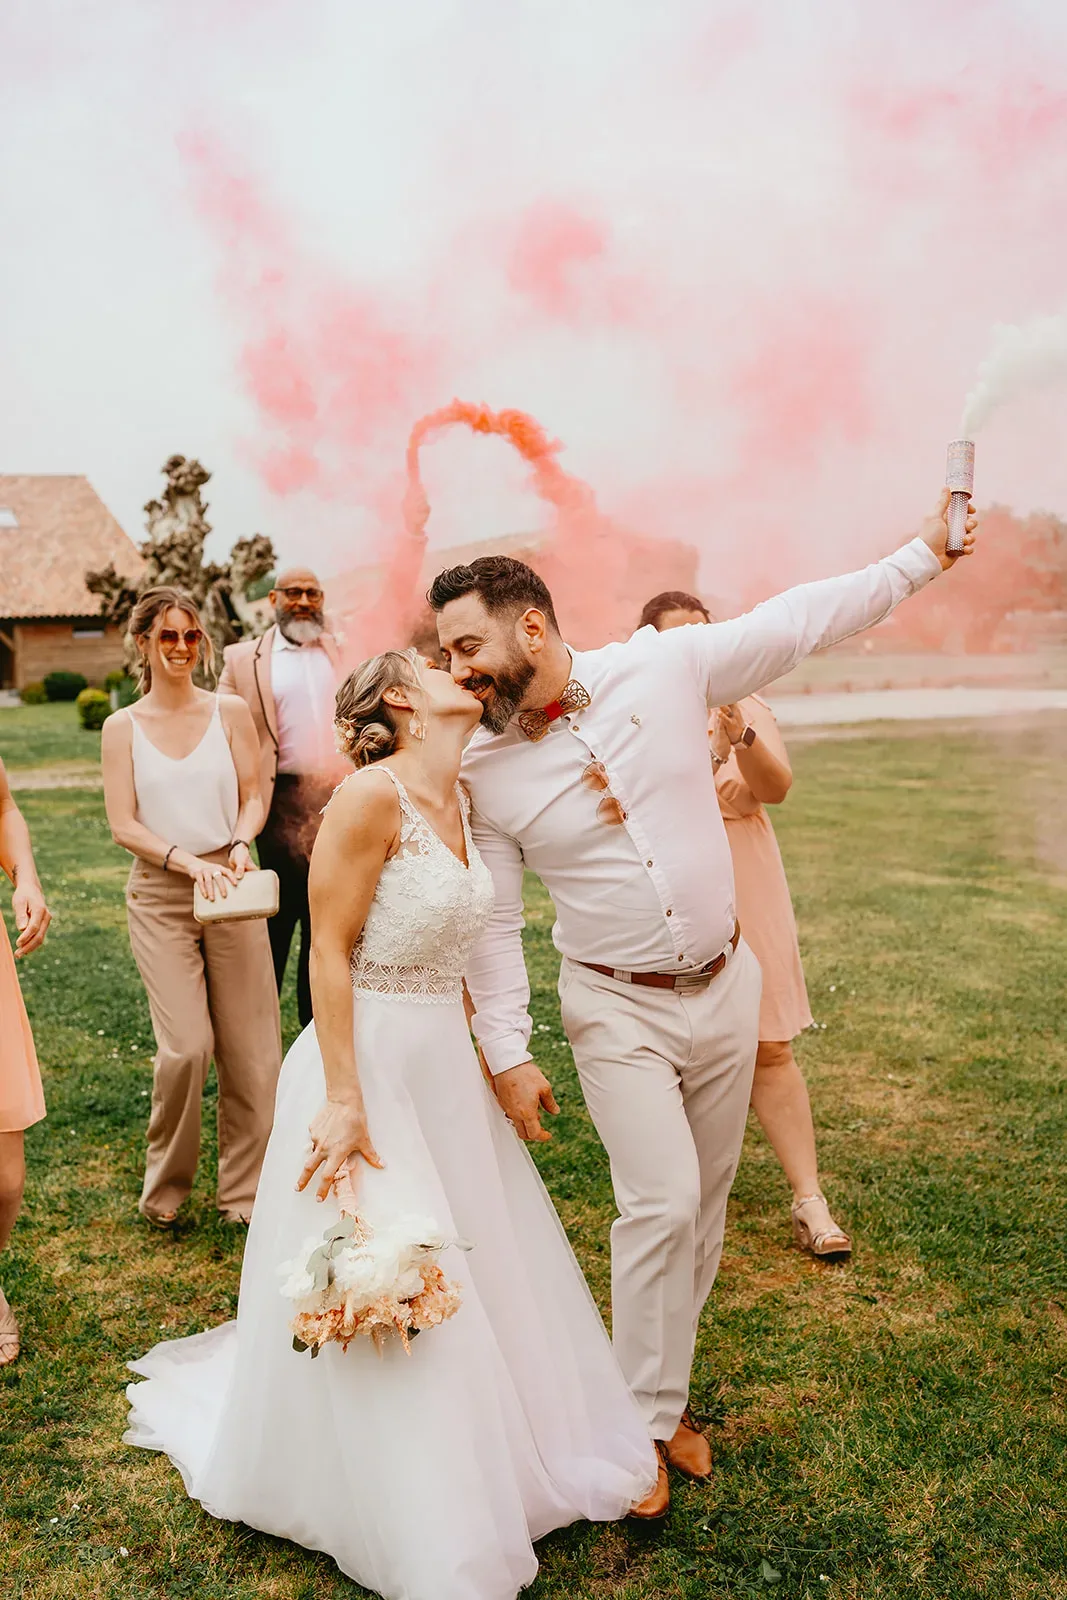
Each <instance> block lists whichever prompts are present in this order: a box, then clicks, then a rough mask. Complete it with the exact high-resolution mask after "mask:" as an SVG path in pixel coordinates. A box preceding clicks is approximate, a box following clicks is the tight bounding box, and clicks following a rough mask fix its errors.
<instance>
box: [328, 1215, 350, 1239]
mask: <svg viewBox="0 0 1067 1600" xmlns="http://www.w3.org/2000/svg"><path fill="white" fill-rule="evenodd" d="M355 1231H356V1223H355V1219H354V1218H353V1217H341V1218H340V1219H339V1220H338V1221H337V1222H331V1224H330V1226H329V1227H328V1228H327V1229H326V1230H325V1231H324V1233H323V1235H322V1237H323V1239H324V1240H325V1241H326V1243H327V1244H330V1243H332V1242H333V1240H334V1239H351V1237H352V1235H353V1234H354V1233H355Z"/></svg>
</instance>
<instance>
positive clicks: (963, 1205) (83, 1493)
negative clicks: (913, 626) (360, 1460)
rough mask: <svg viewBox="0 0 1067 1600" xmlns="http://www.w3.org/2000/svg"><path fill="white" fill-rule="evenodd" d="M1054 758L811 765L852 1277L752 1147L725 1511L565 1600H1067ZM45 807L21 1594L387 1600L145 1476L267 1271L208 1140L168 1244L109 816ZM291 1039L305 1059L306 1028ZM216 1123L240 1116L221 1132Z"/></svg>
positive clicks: (704, 1493) (816, 1055)
mask: <svg viewBox="0 0 1067 1600" xmlns="http://www.w3.org/2000/svg"><path fill="white" fill-rule="evenodd" d="M58 713H63V715H62V716H61V715H59V714H58ZM64 718H67V719H68V721H69V725H68V721H65V720H64ZM1035 727H1036V729H1037V731H1036V732H1035V731H1034V730H1033V729H1031V731H1029V732H1028V733H1027V734H1026V735H1025V736H1019V737H1018V738H1017V739H1016V740H1015V742H1013V743H1012V742H1005V740H1004V739H1003V738H1001V737H995V736H993V735H992V734H983V733H981V732H970V733H968V732H966V731H960V730H956V731H951V732H949V731H946V730H945V729H944V728H937V729H935V730H933V732H932V733H928V732H927V730H923V729H909V730H906V732H905V733H903V734H901V735H899V736H897V735H893V734H891V733H889V734H885V733H879V734H878V735H877V736H871V737H863V738H850V739H847V740H840V741H828V742H826V743H821V744H807V745H804V746H802V747H799V748H798V749H797V751H796V754H795V767H796V775H797V782H796V786H795V789H794V792H793V795H792V796H791V798H790V800H789V802H788V804H787V805H786V807H785V808H784V809H783V811H782V813H781V816H780V821H779V836H780V838H781V841H782V847H783V851H784V854H785V857H786V862H787V866H788V868H789V872H790V878H791V882H792V885H793V889H794V895H795V899H796V904H797V911H798V917H799V922H800V928H801V937H802V943H803V948H804V955H805V961H806V966H807V972H808V978H809V984H810V988H811V994H812V1002H813V1010H814V1012H815V1015H816V1017H817V1019H818V1021H819V1024H820V1027H819V1029H818V1031H817V1032H814V1033H809V1034H807V1035H805V1037H804V1038H803V1039H802V1040H801V1041H800V1047H799V1049H800V1055H801V1058H802V1061H803V1065H804V1068H805V1071H806V1073H807V1074H808V1078H809V1082H810V1084H811V1088H812V1095H813V1100H814V1104H815V1111H816V1121H817V1124H818V1126H819V1129H820V1144H821V1154H822V1160H823V1167H824V1179H825V1184H826V1187H827V1190H828V1193H829V1195H830V1197H831V1200H832V1202H833V1204H834V1207H835V1210H836V1211H837V1212H838V1215H839V1216H840V1217H841V1218H842V1220H844V1221H845V1222H846V1223H847V1224H848V1225H849V1226H850V1227H851V1229H852V1230H853V1232H854V1234H855V1237H856V1240H857V1253H856V1258H855V1264H854V1265H853V1266H850V1267H834V1266H830V1267H826V1266H820V1265H817V1264H815V1263H814V1262H812V1261H811V1260H809V1259H808V1258H806V1257H804V1256H802V1255H800V1254H799V1253H798V1252H797V1251H795V1250H794V1249H792V1248H791V1247H790V1243H789V1230H788V1214H787V1209H786V1194H785V1189H784V1185H783V1182H782V1179H781V1177H780V1174H779V1172H778V1170H777V1167H776V1165H775V1162H774V1160H773V1157H772V1156H771V1155H770V1153H769V1151H768V1149H767V1147H766V1145H765V1143H764V1142H763V1140H762V1138H761V1137H760V1135H759V1133H758V1130H755V1129H753V1130H751V1131H750V1135H749V1141H748V1145H747V1148H746V1151H745V1156H744V1159H743V1162H742V1165H741V1171H740V1174H739V1177H738V1180H737V1183H736V1186H735V1189H734V1195H733V1199H732V1202H731V1212H730V1221H729V1227H728V1232H727V1240H726V1251H725V1256H724V1260H723V1266H722V1271H721V1274H720V1277H719V1282H718V1285H717V1287H716V1290H715V1292H714V1294H713V1296H712V1300H711V1302H710V1304H709V1307H708V1310H707V1312H706V1314H705V1318H704V1324H703V1329H702V1333H701V1339H700V1344H699V1350H698V1357H697V1366H696V1374H695V1391H694V1392H695V1396H696V1398H697V1402H698V1406H699V1408H700V1409H701V1410H702V1411H703V1413H704V1415H705V1416H706V1417H707V1418H708V1420H709V1422H710V1424H711V1436H712V1439H713V1445H714V1450H715V1455H716V1461H717V1474H716V1478H715V1482H714V1485H713V1486H712V1487H711V1488H710V1489H707V1490H701V1489H698V1488H695V1487H692V1486H687V1485H684V1484H678V1485H677V1487H676V1492H675V1505H674V1509H673V1511H672V1514H671V1518H670V1522H669V1525H668V1527H667V1529H666V1531H665V1532H664V1533H663V1534H662V1535H661V1536H659V1537H655V1538H649V1537H647V1536H646V1537H641V1536H639V1535H638V1534H636V1533H634V1532H632V1531H631V1530H630V1529H629V1528H628V1527H626V1526H618V1527H616V1526H611V1527H596V1528H592V1527H582V1528H579V1529H577V1530H571V1531H566V1532H563V1533H560V1534H557V1535H554V1536H553V1537H551V1538H550V1539H548V1540H546V1541H545V1542H544V1544H543V1545H542V1547H541V1557H542V1570H541V1576H540V1578H539V1579H538V1581H537V1584H536V1585H535V1586H534V1588H533V1589H532V1590H531V1591H529V1592H530V1594H531V1596H532V1597H533V1600H550V1597H551V1600H575V1597H581V1600H592V1597H607V1596H618V1597H620V1600H652V1597H657V1600H658V1597H663V1596H666V1597H672V1600H673V1597H677V1600H682V1597H685V1600H705V1597H707V1596H720V1595H721V1596H726V1595H730V1596H733V1595H755V1594H760V1593H764V1592H766V1591H767V1590H769V1589H773V1590H774V1592H775V1593H776V1594H779V1595H782V1596H790V1597H797V1600H801V1597H808V1596H811V1597H816V1596H818V1597H822V1596H827V1597H833V1600H844V1597H850V1600H851V1597H855V1600H880V1597H887V1600H888V1597H893V1600H927V1597H931V1600H932V1597H942V1596H944V1597H946V1600H947V1597H949V1596H951V1597H952V1600H970V1597H978V1596H981V1597H983V1600H984V1597H989V1600H994V1597H996V1600H1002V1597H1005V1596H1007V1597H1011V1600H1015V1597H1026V1596H1034V1597H1038V1596H1041V1597H1047V1596H1067V1497H1065V1493H1064V1482H1065V1471H1064V1461H1065V1458H1067V1425H1065V1423H1067V1417H1065V1401H1064V1372H1065V1368H1067V1269H1065V1240H1067V1185H1065V1182H1064V1177H1063V1166H1064V1160H1063V1153H1064V1136H1065V1132H1067V1093H1065V1082H1067V1072H1065V1068H1067V1044H1065V1040H1064V1033H1063V991H1064V970H1065V955H1067V919H1065V910H1067V905H1065V893H1067V878H1065V876H1064V872H1063V866H1062V863H1061V861H1060V859H1059V856H1058V853H1057V852H1058V851H1059V850H1060V849H1061V848H1062V846H1061V844H1060V842H1059V834H1058V827H1057V825H1056V824H1057V821H1058V818H1059V817H1061V816H1062V795H1063V781H1064V778H1065V776H1067V755H1065V754H1064V748H1065V745H1064V740H1063V733H1062V726H1061V725H1060V724H1058V723H1056V722H1054V721H1052V720H1047V721H1043V722H1041V723H1039V724H1036V725H1035ZM90 744H93V745H94V748H95V736H91V735H88V734H84V735H83V734H81V732H80V730H78V729H77V728H76V726H74V713H73V708H72V707H68V708H62V707H60V708H56V707H47V708H42V710H41V711H36V710H34V711H27V712H21V711H0V755H2V756H3V757H4V759H5V760H6V761H9V762H11V763H12V765H15V764H16V763H17V762H18V760H19V751H20V750H21V753H22V764H23V765H24V766H27V767H30V768H34V767H39V766H42V765H44V764H45V763H46V761H53V760H58V761H66V760H71V759H74V758H78V759H82V760H84V759H85V755H84V752H85V751H86V749H87V747H88V746H89V745H90ZM20 803H21V804H22V806H23V809H24V811H25V814H26V816H27V818H28V820H29V823H30V826H31V828H32V830H33V835H34V839H35V842H36V847H37V852H38V859H39V862H40V865H41V869H42V873H43V876H44V878H45V882H46V884H47V887H48V891H49V895H50V898H51V901H52V905H53V909H54V912H55V919H56V920H55V923H54V926H53V932H52V933H51V934H50V936H49V940H48V944H47V946H46V947H45V949H44V951H43V952H42V953H41V954H40V955H39V956H38V957H37V958H35V959H34V960H33V961H32V963H31V962H27V963H26V964H25V966H24V967H23V969H22V970H23V977H24V985H25V994H26V1000H27V1004H28V1006H29V1009H30V1013H31V1016H32V1019H33V1022H34V1026H35V1030H36V1035H37V1039H38V1044H39V1047H40V1051H41V1056H42V1060H43V1062H44V1064H45V1068H46V1072H47V1085H46V1087H47V1094H48V1102H49V1115H48V1119H47V1120H46V1121H45V1122H44V1123H43V1124H41V1125H40V1126H39V1127H37V1128H35V1129H33V1130H31V1132H30V1133H29V1135H28V1136H27V1146H28V1154H29V1164H30V1181H29V1188H28V1193H27V1203H26V1209H25V1211H24V1214H23V1217H22V1219H21V1221H20V1223H19V1226H18V1228H17V1230H16V1233H15V1238H14V1241H13V1245H12V1248H11V1251H10V1253H9V1255H8V1256H7V1258H6V1259H5V1260H4V1261H3V1263H2V1267H0V1271H2V1275H3V1281H4V1283H5V1285H6V1287H7V1289H8V1291H9V1293H10V1295H11V1298H12V1300H13V1302H14V1303H15V1304H16V1305H17V1306H18V1308H19V1311H20V1313H21V1315H22V1319H23V1327H24V1337H25V1353H24V1355H23V1356H22V1358H21V1360H20V1361H19V1362H18V1364H17V1365H16V1366H15V1367H14V1368H13V1369H12V1370H10V1371H8V1372H6V1373H4V1374H2V1375H0V1568H2V1569H3V1570H4V1571H5V1573H6V1575H7V1583H6V1585H4V1586H3V1593H4V1594H5V1595H12V1596H18V1597H25V1600H29V1597H30V1596H32V1597H33V1600H68V1597H90V1596H91V1597H105V1596H106V1597H108V1600H111V1597H115V1600H118V1597H130V1600H144V1597H149V1596H152V1597H155V1596H159V1597H166V1600H178V1597H184V1596H188V1597H195V1600H223V1597H234V1600H252V1597H257V1600H258V1597H261V1596H271V1597H278V1600H340V1597H342V1596H348V1597H351V1596H356V1595H358V1594H360V1593H362V1591H360V1590H358V1589H357V1588H356V1587H355V1585H353V1584H351V1583H350V1582H348V1581H347V1580H346V1579H343V1578H341V1577H340V1576H339V1575H338V1573H337V1571H336V1569H335V1568H334V1567H333V1565H332V1563H331V1562H330V1561H329V1560H328V1559H326V1558H325V1557H321V1556H313V1555H308V1554H306V1553H304V1552H302V1551H300V1550H298V1549H295V1548H294V1547H292V1546H289V1545H287V1544H284V1543H282V1542H280V1541H277V1540H272V1539H269V1538H265V1537H263V1536H261V1535H258V1534H254V1533H251V1532H249V1531H248V1530H245V1529H242V1528H239V1527H234V1526H230V1525H226V1524H220V1523H218V1522H215V1521H213V1520H212V1519H211V1518H209V1517H208V1516H206V1515H205V1514H204V1513H203V1512H201V1511H200V1510H199V1508H198V1507H197V1506H196V1505H194V1504H192V1503H190V1502H189V1501H187V1500H186V1499H185V1497H184V1494H183V1491H182V1487H181V1482H180V1479H179V1477H178V1475H177V1473H176V1472H175V1471H174V1470H173V1469H172V1468H171V1467H170V1466H169V1464H168V1463H167V1462H166V1461H164V1460H162V1459H160V1458H158V1457H155V1456H150V1455H148V1454H146V1453H144V1452H141V1451H135V1450H131V1449H128V1448H127V1447H126V1446H124V1445H123V1444H122V1443H121V1435H122V1430H123V1426H124V1412H125V1403H124V1396H123V1387H124V1384H125V1381H126V1377H127V1374H126V1373H125V1370H124V1363H125V1362H126V1361H127V1360H128V1359H130V1358H131V1357H132V1356H135V1355H139V1354H141V1353H143V1352H144V1351H145V1350H146V1349H148V1348H149V1347H150V1346H151V1345H152V1344H154V1343H155V1342H156V1341H157V1340H158V1339H159V1338H160V1337H166V1336H167V1335H170V1336H178V1335H182V1334H187V1333H192V1332H195V1331H196V1330H198V1329H200V1328H202V1327H204V1326H206V1325H209V1324H213V1323H216V1322H220V1321H222V1320H224V1319H225V1318H227V1317H229V1316H231V1315H232V1314H233V1311H234V1309H235V1305H236V1297H237V1285H238V1271H239V1265H240V1252H241V1238H240V1236H239V1235H237V1234H235V1233H233V1232H230V1231H227V1230H226V1229H224V1228H223V1227H222V1226H221V1225H220V1224H219V1223H218V1222H217V1221H216V1219H215V1216H214V1208H213V1197H212V1181H211V1179H212V1152H211V1148H210V1138H207V1139H206V1140H205V1158H204V1163H203V1172H202V1174H201V1178H200V1181H199V1183H198V1186H197V1189H196V1192H195V1194H194V1198H193V1202H192V1204H191V1206H190V1207H189V1208H188V1215H187V1216H186V1217H184V1218H183V1221H182V1223H181V1225H180V1227H179V1228H178V1229H177V1230H176V1232H175V1235H174V1237H172V1238H171V1237H167V1236H165V1235H160V1234H157V1233H154V1232H152V1231H151V1230H150V1229H149V1228H148V1227H147V1226H146V1225H145V1224H144V1223H143V1222H142V1221H141V1220H140V1219H139V1218H138V1217H137V1215H136V1200H137V1194H138V1187H139V1178H140V1167H141V1157H142V1147H143V1135H144V1125H145V1121H146V1115H147V1106H148V1090H149V1084H150V1079H151V1067H150V1056H151V1051H152V1042H151V1032H150V1028H149V1022H148V1012H147V1007H146V1005H145V1001H144V996H143V994H142V992H141V989H140V986H139V983H138V979H137V975H136V972H135V969H134V967H133V962H132V960H131V957H130V954H129V948H128V945H127V941H126V933H125V927H124V915H123V899H122V885H123V880H124V876H125V873H126V870H127V864H126V860H125V858H124V857H123V856H122V854H121V852H119V851H118V850H116V849H115V848H114V846H113V845H112V844H111V842H110V839H109V836H108V832H107V826H106V822H105V820H104V815H103V806H102V801H101V796H100V794H99V792H98V791H91V790H78V789H58V790H53V791H50V792H45V791H33V790H31V791H28V792H25V793H23V794H21V795H20ZM1050 808H1051V809H1050ZM1050 816H1051V818H1052V822H1051V823H1050V822H1049V820H1048V818H1049V817H1050ZM5 906H6V902H5ZM529 913H530V918H529V929H528V935H527V939H528V954H529V958H530V963H531V970H532V973H533V977H534V983H535V999H534V1011H535V1020H536V1023H537V1025H538V1032H537V1033H536V1034H535V1039H536V1041H537V1044H538V1049H539V1055H540V1058H541V1060H542V1062H543V1064H544V1065H545V1067H546V1069H547V1070H548V1071H549V1073H550V1075H551V1076H552V1078H553V1080H554V1082H555V1084H556V1086H557V1090H558V1092H559V1097H560V1100H561V1102H562V1104H563V1113H562V1115H561V1116H560V1118H559V1120H558V1122H557V1124H556V1125H555V1128H556V1137H555V1140H554V1142H553V1143H552V1144H551V1145H550V1146H547V1147H545V1148H544V1149H543V1150H540V1151H538V1161H539V1165H540V1166H541V1170H542V1172H543V1173H544V1176H545V1178H546V1181H547V1182H548V1184H549V1187H550V1188H551V1190H552V1193H553V1195H554V1197H555V1199H556V1202H557V1204H558V1205H559V1208H560V1211H561V1213H562V1215H563V1218H564V1221H565V1223H566V1225H567V1227H568V1230H569V1232H570V1235H571V1238H572V1240H573V1242H574V1245H575V1248H576V1250H577V1252H578V1254H579V1257H580V1259H581V1262H582V1265H583V1267H584V1268H585V1270H586V1272H587V1274H588V1276H589V1279H590V1283H591V1285H592V1288H593V1292H594V1294H595V1295H596V1296H597V1298H598V1300H599V1301H600V1303H601V1305H605V1302H606V1293H607V1263H608V1255H607V1232H608V1226H609V1223H610V1220H611V1217H612V1214H613V1213H612V1203H611V1193H610V1188H609V1184H608V1177H607V1171H606V1163H605V1160H604V1158H603V1155H602V1152H601V1150H600V1148H599V1146H598V1145H597V1142H596V1139H595V1137H594V1135H593V1133H592V1131H591V1129H590V1126H589V1123H588V1119H587V1118H586V1115H585V1112H584V1109H583V1106H582V1103H581V1098H580V1095H579V1092H578V1089H577V1085H576V1082H575V1078H574V1074H573V1070H572V1066H571V1062H570V1058H569V1054H568V1052H567V1049H566V1046H565V1044H564V1042H563V1040H562V1037H561V1031H560V1024H559V1015H558V1011H557V1008H556V1002H555V997H554V980H555V966H556V962H555V958H554V956H553V952H552V948H551V943H550V938H549V930H550V926H551V917H550V908H549V906H548V904H547V902H546V900H545V897H544V895H543V894H542V892H541V891H540V889H539V888H538V887H537V886H535V885H531V888H530V895H529ZM284 1021H285V1028H286V1036H287V1040H288V1039H291V1038H292V1037H293V1035H294V1032H295V1029H296V1018H295V1011H294V1007H293V1001H292V995H291V993H289V994H287V996H286V1002H285V1007H284ZM212 1110H213V1107H212V1092H209V1096H208V1100H207V1103H206V1105H205V1122H206V1124H207V1125H208V1126H210V1124H211V1121H212ZM294 1359H295V1358H294ZM124 1550H125V1551H126V1552H128V1553H127V1554H123V1553H122V1552H123V1551H124ZM774 1573H777V1574H779V1577H778V1578H777V1579H776V1580H774V1581H772V1578H771V1575H772V1574H774Z"/></svg>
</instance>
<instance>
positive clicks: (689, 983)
mask: <svg viewBox="0 0 1067 1600" xmlns="http://www.w3.org/2000/svg"><path fill="white" fill-rule="evenodd" d="M715 959H716V960H718V957H717V956H716V958H715ZM714 965H715V962H714V961H709V962H708V964H707V965H706V966H703V967H698V968H697V970H696V971H695V972H677V973H675V975H674V987H675V988H676V989H702V988H703V987H704V986H705V985H706V984H709V983H710V982H711V980H712V978H713V977H714V976H715V974H714V972H712V970H711V969H712V967H713V966H714Z"/></svg>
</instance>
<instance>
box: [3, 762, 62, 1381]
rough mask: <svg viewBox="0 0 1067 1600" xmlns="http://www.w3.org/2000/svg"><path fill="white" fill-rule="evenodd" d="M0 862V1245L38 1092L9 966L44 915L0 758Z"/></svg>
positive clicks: (11, 1349)
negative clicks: (5, 890) (4, 901)
mask: <svg viewBox="0 0 1067 1600" xmlns="http://www.w3.org/2000/svg"><path fill="white" fill-rule="evenodd" d="M0 867H2V868H3V869H4V871H5V872H6V873H7V875H8V877H9V878H10V879H11V882H12V883H13V884H14V886H15V892H14V894H13V895H12V899H11V904H12V907H13V909H14V912H15V926H16V928H17V929H18V941H17V943H16V945H15V951H14V955H12V951H11V941H10V940H9V938H8V936H7V928H6V926H5V924H4V921H3V918H2V917H0V1250H3V1249H4V1247H5V1245H6V1244H7V1241H8V1240H9V1239H10V1237H11V1230H12V1228H14V1226H15V1218H16V1217H17V1216H18V1214H19V1206H20V1205H21V1204H22V1188H23V1184H24V1183H25V1181H26V1162H25V1158H24V1155H23V1147H22V1135H23V1132H24V1131H25V1129H26V1128H29V1127H32V1125H33V1124H34V1123H35V1122H40V1120H41V1118H42V1117H43V1116H44V1094H43V1092H42V1090H41V1074H40V1072H39V1070H38V1067H37V1053H36V1051H35V1050H34V1048H33V1034H32V1033H31V1032H30V1024H29V1019H28V1018H27V1016H26V1007H25V1006H24V1005H23V1003H22V991H21V990H20V988H19V980H18V975H17V973H16V971H15V959H16V957H17V958H18V959H19V960H21V959H22V957H23V956H27V955H29V953H30V951H31V950H37V949H39V948H40V946H41V945H42V944H43V943H44V936H45V934H46V932H47V931H48V924H49V922H50V921H51V917H50V915H49V911H48V907H47V906H46V905H45V902H44V895H43V894H42V892H41V884H40V880H39V879H38V877H37V868H36V866H35V865H34V860H33V850H32V848H31V846H30V832H29V829H28V828H27V826H26V823H25V821H24V819H23V816H22V813H21V811H20V810H19V808H18V806H17V805H16V804H15V802H14V800H13V799H12V798H11V790H10V788H9V787H8V782H7V774H6V772H5V771H4V763H3V762H2V761H0ZM18 1353H19V1327H18V1323H17V1322H16V1320H15V1314H14V1312H13V1311H12V1309H11V1307H10V1306H9V1305H8V1303H7V1298H6V1296H5V1295H4V1291H3V1290H2V1289H0V1367H6V1366H9V1365H10V1364H11V1362H12V1361H14V1359H15V1357H16V1356H17V1355H18Z"/></svg>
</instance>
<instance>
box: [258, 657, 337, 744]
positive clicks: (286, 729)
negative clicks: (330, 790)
mask: <svg viewBox="0 0 1067 1600" xmlns="http://www.w3.org/2000/svg"><path fill="white" fill-rule="evenodd" d="M270 687H271V693H272V694H273V696H274V710H275V715H276V716H277V719H278V771H279V772H299V773H312V772H329V771H330V770H331V768H332V767H333V766H335V765H336V762H337V756H336V753H335V751H334V743H333V710H334V689H335V687H336V685H335V683H334V671H333V666H332V665H331V662H330V658H329V656H328V655H327V654H326V651H325V650H324V649H323V648H322V645H321V644H319V643H318V642H317V641H316V642H315V643H314V644H294V643H293V642H292V640H291V639H287V638H286V637H285V635H284V633H283V632H282V630H281V629H280V628H276V629H275V630H274V644H273V646H272V648H271V655H270Z"/></svg>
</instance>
